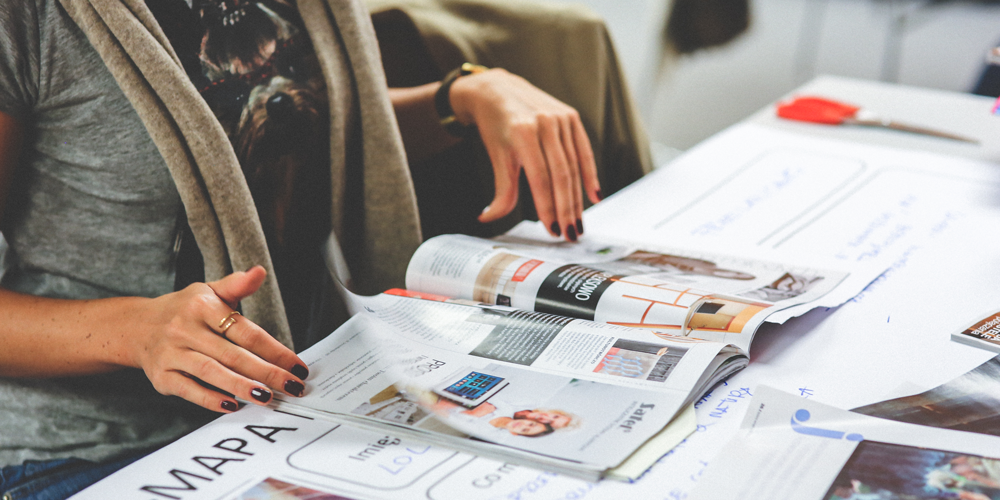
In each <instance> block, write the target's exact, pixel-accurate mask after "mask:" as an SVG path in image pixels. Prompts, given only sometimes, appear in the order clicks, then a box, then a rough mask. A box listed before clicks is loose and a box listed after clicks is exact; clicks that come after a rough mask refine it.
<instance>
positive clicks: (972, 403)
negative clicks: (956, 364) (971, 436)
mask: <svg viewBox="0 0 1000 500" xmlns="http://www.w3.org/2000/svg"><path fill="white" fill-rule="evenodd" d="M851 411H853V412H855V413H861V414H863V415H870V416H873V417H879V418H885V419H889V420H895V421H898V422H908V423H911V424H919V425H926V426H930V427H941V428H945V429H956V430H961V431H966V432H975V433H978V434H986V435H990V436H1000V358H993V359H990V360H989V361H987V362H985V363H983V364H981V365H979V366H978V367H976V368H975V369H973V370H971V371H969V372H967V373H965V374H964V375H962V376H960V377H958V378H955V379H953V380H951V381H948V382H946V383H944V384H941V385H939V386H937V387H935V388H933V389H930V390H928V391H924V392H921V393H919V394H914V395H912V396H905V397H901V398H895V399H890V400H888V401H882V402H880V403H874V404H870V405H865V406H861V407H859V408H855V409H853V410H851Z"/></svg>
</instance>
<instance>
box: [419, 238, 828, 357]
mask: <svg viewBox="0 0 1000 500" xmlns="http://www.w3.org/2000/svg"><path fill="white" fill-rule="evenodd" d="M846 276H847V274H846V273H843V272H838V271H832V270H820V269H809V268H793V267H790V266H783V265H779V264H774V263H770V262H766V261H759V260H753V259H746V258H733V257H724V256H720V255H706V254H704V253H698V254H693V253H690V252H688V253H683V252H682V251H678V250H668V251H664V250H659V251H654V250H649V249H643V247H635V246H622V245H607V244H602V243H598V242H594V241H583V242H581V243H579V244H576V245H565V244H546V243H542V242H538V241H534V240H529V239H523V238H518V237H513V236H508V237H505V238H500V239H497V240H484V239H480V238H474V237H470V236H462V235H444V236H438V237H436V238H432V239H430V240H428V241H426V242H425V243H424V244H423V245H421V246H420V248H419V249H418V250H417V252H416V253H415V254H414V256H413V258H412V259H411V260H410V265H409V267H408V268H407V276H406V286H407V288H408V289H409V290H414V291H416V292H425V293H430V294H435V295H442V296H447V297H455V298H459V299H466V300H472V301H478V302H483V303H488V304H499V305H506V306H511V307H515V308H518V309H523V310H529V311H537V312H544V313H551V314H558V315H563V316H569V317H574V318H582V319H587V320H591V321H598V322H605V323H610V324H615V325H621V326H629V327H633V328H645V329H649V330H652V331H655V332H658V333H661V334H663V335H673V336H691V337H696V338H702V339H706V340H712V341H717V342H724V343H731V344H733V345H737V346H739V347H741V348H742V349H744V350H747V349H748V348H749V346H750V341H751V338H752V335H753V332H754V331H755V330H756V329H757V327H758V326H759V325H760V323H761V322H762V321H763V320H764V319H765V318H766V317H767V316H769V315H771V314H773V313H775V312H777V311H779V310H781V309H784V308H788V307H791V306H795V305H798V304H803V303H807V302H810V301H813V300H815V299H817V298H819V297H822V296H823V295H824V294H826V293H827V292H829V291H830V290H831V289H833V288H835V287H836V286H837V284H838V283H840V282H841V281H842V280H843V279H844V278H845V277H846Z"/></svg>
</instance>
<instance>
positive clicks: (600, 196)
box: [597, 189, 604, 201]
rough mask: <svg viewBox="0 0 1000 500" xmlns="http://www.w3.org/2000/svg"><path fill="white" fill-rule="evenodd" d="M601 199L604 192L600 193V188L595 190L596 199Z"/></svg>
mask: <svg viewBox="0 0 1000 500" xmlns="http://www.w3.org/2000/svg"><path fill="white" fill-rule="evenodd" d="M603 199H604V193H602V192H601V190H600V189H598V190H597V200H598V201H600V200H603Z"/></svg>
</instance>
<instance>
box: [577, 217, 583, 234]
mask: <svg viewBox="0 0 1000 500" xmlns="http://www.w3.org/2000/svg"><path fill="white" fill-rule="evenodd" d="M576 234H583V221H582V220H580V219H577V220H576Z"/></svg>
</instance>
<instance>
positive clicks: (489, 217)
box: [450, 68, 601, 241]
mask: <svg viewBox="0 0 1000 500" xmlns="http://www.w3.org/2000/svg"><path fill="white" fill-rule="evenodd" d="M450 97H451V104H452V109H453V110H454V111H455V117H456V118H458V120H459V121H460V122H462V123H464V124H472V123H474V124H476V126H477V127H478V128H479V134H480V136H481V137H482V140H483V144H484V145H485V146H486V151H487V152H488V153H489V156H490V160H491V161H492V163H493V173H494V178H495V185H496V194H495V196H494V198H493V201H492V202H491V203H490V205H489V206H488V207H486V209H485V210H484V211H483V213H482V214H481V215H480V216H479V220H480V221H481V222H491V221H494V220H497V219H499V218H501V217H503V216H504V215H507V214H508V213H510V211H511V210H513V209H514V206H515V205H516V203H517V196H518V177H519V175H520V172H521V168H524V172H525V175H526V176H527V178H528V184H529V185H530V186H531V195H532V198H533V199H534V202H535V209H536V211H537V213H538V218H539V219H540V220H541V221H542V222H543V223H544V224H545V227H546V228H548V230H549V231H550V232H551V233H552V234H553V235H554V236H562V237H564V238H566V239H567V240H569V241H576V238H577V236H578V235H579V234H580V233H582V232H583V222H582V216H583V196H582V194H581V185H582V188H583V190H584V191H586V193H587V197H588V198H589V199H590V201H591V202H592V203H597V202H598V201H600V200H601V187H600V183H599V182H598V179H597V167H596V165H595V164H594V153H593V149H592V148H591V145H590V139H588V138H587V133H586V131H585V130H584V128H583V123H582V122H581V121H580V115H579V113H577V111H576V110H575V109H573V108H571V107H570V106H567V105H566V104H564V103H562V102H561V101H559V100H558V99H556V98H554V97H552V96H550V95H549V94H546V93H545V92H543V91H542V90H540V89H538V88H537V87H535V86H534V85H532V84H530V83H528V81H527V80H525V79H524V78H521V77H519V76H517V75H514V74H511V73H509V72H507V71H505V70H503V69H499V68H495V69H491V70H489V71H485V72H482V73H476V74H472V75H466V76H463V77H460V78H458V79H457V80H455V82H454V83H453V84H452V86H451V90H450ZM581 183H582V184H581Z"/></svg>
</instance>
